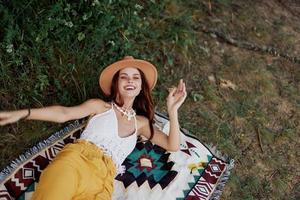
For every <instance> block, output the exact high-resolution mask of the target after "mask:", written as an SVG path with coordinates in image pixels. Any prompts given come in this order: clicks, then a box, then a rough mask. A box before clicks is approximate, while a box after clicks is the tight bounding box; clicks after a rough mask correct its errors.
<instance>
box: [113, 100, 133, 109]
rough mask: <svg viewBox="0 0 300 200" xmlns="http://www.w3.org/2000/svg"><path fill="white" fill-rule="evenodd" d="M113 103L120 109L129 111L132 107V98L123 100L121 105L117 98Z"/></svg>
mask: <svg viewBox="0 0 300 200" xmlns="http://www.w3.org/2000/svg"><path fill="white" fill-rule="evenodd" d="M115 101H116V103H117V104H118V105H120V106H121V107H122V108H124V109H127V110H129V109H131V108H132V106H133V102H134V98H123V105H121V104H120V102H121V101H120V100H119V98H117V99H116V100H115Z"/></svg>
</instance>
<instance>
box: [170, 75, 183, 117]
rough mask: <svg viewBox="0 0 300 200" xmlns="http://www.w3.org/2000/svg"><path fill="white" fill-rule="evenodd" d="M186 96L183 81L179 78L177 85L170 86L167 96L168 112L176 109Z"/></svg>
mask: <svg viewBox="0 0 300 200" xmlns="http://www.w3.org/2000/svg"><path fill="white" fill-rule="evenodd" d="M186 96H187V93H186V89H185V83H184V82H183V80H182V79H180V81H179V83H178V86H177V87H173V88H170V90H169V95H168V97H167V107H168V112H169V113H170V112H172V111H177V110H178V108H179V107H180V106H181V105H182V103H183V102H184V100H185V98H186Z"/></svg>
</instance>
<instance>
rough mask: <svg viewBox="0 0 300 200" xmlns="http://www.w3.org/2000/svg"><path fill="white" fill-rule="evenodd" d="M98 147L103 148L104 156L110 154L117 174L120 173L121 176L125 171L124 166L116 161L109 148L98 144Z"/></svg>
mask: <svg viewBox="0 0 300 200" xmlns="http://www.w3.org/2000/svg"><path fill="white" fill-rule="evenodd" d="M98 147H100V148H101V149H102V150H103V153H104V155H106V156H110V157H111V158H112V160H113V162H114V164H115V166H116V169H117V175H118V174H121V176H122V175H123V174H124V173H125V171H126V166H125V165H122V164H121V163H119V162H117V161H116V159H115V158H114V156H113V153H112V151H111V150H109V149H108V148H106V147H105V146H104V145H102V144H99V145H98Z"/></svg>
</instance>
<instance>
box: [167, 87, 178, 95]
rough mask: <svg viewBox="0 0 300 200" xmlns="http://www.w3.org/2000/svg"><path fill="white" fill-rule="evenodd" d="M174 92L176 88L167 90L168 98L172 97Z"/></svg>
mask: <svg viewBox="0 0 300 200" xmlns="http://www.w3.org/2000/svg"><path fill="white" fill-rule="evenodd" d="M176 90H177V88H176V87H173V88H170V89H169V97H171V96H174V94H175V92H176Z"/></svg>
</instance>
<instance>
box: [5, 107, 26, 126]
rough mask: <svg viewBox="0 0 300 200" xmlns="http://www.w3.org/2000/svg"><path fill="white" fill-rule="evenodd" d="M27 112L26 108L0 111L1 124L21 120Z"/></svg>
mask: <svg viewBox="0 0 300 200" xmlns="http://www.w3.org/2000/svg"><path fill="white" fill-rule="evenodd" d="M26 112H27V111H26V110H19V111H5V112H0V126H4V125H6V124H11V123H14V122H17V121H19V120H20V119H22V118H24V117H25V116H26V115H27V113H26Z"/></svg>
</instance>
